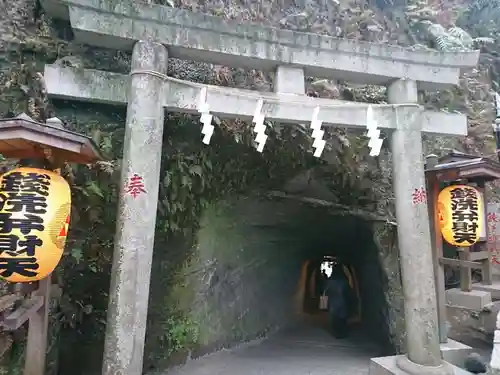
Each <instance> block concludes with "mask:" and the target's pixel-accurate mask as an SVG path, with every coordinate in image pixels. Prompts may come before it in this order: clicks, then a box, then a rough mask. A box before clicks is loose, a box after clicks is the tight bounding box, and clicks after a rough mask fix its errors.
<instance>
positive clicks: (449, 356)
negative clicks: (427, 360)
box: [440, 338, 474, 366]
mask: <svg viewBox="0 0 500 375" xmlns="http://www.w3.org/2000/svg"><path fill="white" fill-rule="evenodd" d="M440 346H441V354H442V356H443V359H444V360H445V361H446V362H448V363H451V364H452V365H455V366H463V365H464V363H465V358H467V356H468V355H469V354H470V353H472V352H473V351H474V348H473V347H471V346H468V345H465V344H462V343H461V342H458V341H455V340H452V339H450V338H448V342H447V343H444V344H441V345H440Z"/></svg>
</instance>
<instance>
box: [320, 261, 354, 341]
mask: <svg viewBox="0 0 500 375" xmlns="http://www.w3.org/2000/svg"><path fill="white" fill-rule="evenodd" d="M349 291H350V286H349V282H348V280H347V278H346V276H345V273H344V270H343V269H342V266H341V265H340V264H336V265H334V266H333V269H332V274H331V275H330V278H329V279H328V281H327V283H326V289H325V293H326V295H327V296H328V320H329V323H330V329H331V330H332V334H333V335H334V336H335V338H338V339H342V338H345V337H347V336H348V335H349V326H348V318H349V306H348V301H349Z"/></svg>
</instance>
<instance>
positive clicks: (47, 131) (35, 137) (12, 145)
mask: <svg viewBox="0 0 500 375" xmlns="http://www.w3.org/2000/svg"><path fill="white" fill-rule="evenodd" d="M48 150H50V152H51V154H52V155H53V157H54V158H56V159H58V160H60V161H65V162H68V163H78V164H91V163H94V162H96V161H98V160H101V159H102V157H101V154H100V152H99V149H98V147H97V145H96V144H95V143H94V141H93V140H92V139H91V138H89V137H87V136H85V135H81V134H78V133H74V132H71V131H69V130H66V129H64V128H63V126H62V121H61V120H59V119H58V118H55V117H54V118H51V119H48V120H47V123H46V124H42V123H39V122H36V121H35V120H33V119H32V118H30V117H29V116H28V115H26V114H25V113H22V114H20V115H18V116H17V117H14V118H7V119H0V154H2V155H3V156H4V157H6V158H13V159H44V158H46V152H47V151H48Z"/></svg>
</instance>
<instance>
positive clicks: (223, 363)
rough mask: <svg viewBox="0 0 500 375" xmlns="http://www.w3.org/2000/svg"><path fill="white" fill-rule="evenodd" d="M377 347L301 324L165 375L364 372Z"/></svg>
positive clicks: (341, 374)
mask: <svg viewBox="0 0 500 375" xmlns="http://www.w3.org/2000/svg"><path fill="white" fill-rule="evenodd" d="M379 355H381V353H380V349H378V348H377V347H375V346H373V345H370V344H367V343H366V340H364V338H363V337H362V336H361V335H360V334H359V333H354V334H353V335H352V337H350V338H349V339H347V340H336V339H335V338H333V337H332V336H331V335H329V334H328V333H327V332H326V331H325V330H324V329H322V328H321V327H318V326H317V325H311V324H302V325H300V326H298V327H295V328H294V329H289V330H285V331H282V332H279V333H277V334H275V335H272V336H271V337H270V338H268V339H266V340H263V341H261V342H258V343H253V344H249V345H246V346H243V347H240V348H237V349H233V350H226V351H222V352H219V353H216V354H212V355H209V356H206V357H203V358H200V359H197V360H193V361H190V362H188V363H187V364H186V365H184V366H182V367H179V368H176V369H172V370H170V371H169V372H167V374H168V375H234V374H238V375H270V374H273V375H326V374H328V375H346V374H348V375H367V374H368V366H369V360H370V358H371V357H377V356H379Z"/></svg>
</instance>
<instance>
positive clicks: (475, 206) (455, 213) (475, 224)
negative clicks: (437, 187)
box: [437, 185, 484, 247]
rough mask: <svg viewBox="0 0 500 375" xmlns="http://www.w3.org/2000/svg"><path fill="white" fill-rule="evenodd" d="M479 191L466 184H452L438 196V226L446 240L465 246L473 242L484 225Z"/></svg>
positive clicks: (478, 236)
mask: <svg viewBox="0 0 500 375" xmlns="http://www.w3.org/2000/svg"><path fill="white" fill-rule="evenodd" d="M482 199H483V198H482V196H481V193H480V192H479V191H478V190H477V189H476V188H474V187H472V186H468V185H453V186H448V187H447V188H445V189H443V190H442V191H441V192H440V193H439V196H438V202H437V210H438V219H439V227H440V229H441V234H442V235H443V238H444V239H445V241H446V242H448V243H449V244H451V245H453V246H460V247H467V246H471V245H473V244H475V243H476V242H477V241H478V240H479V238H480V235H481V231H482V227H483V225H484V220H483V219H484V212H483V207H484V206H483V202H482Z"/></svg>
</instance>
